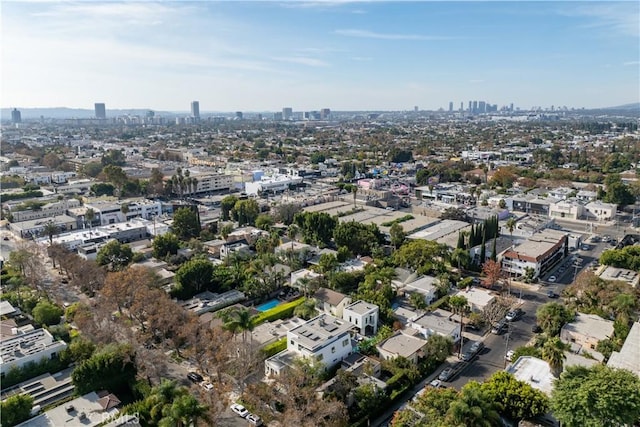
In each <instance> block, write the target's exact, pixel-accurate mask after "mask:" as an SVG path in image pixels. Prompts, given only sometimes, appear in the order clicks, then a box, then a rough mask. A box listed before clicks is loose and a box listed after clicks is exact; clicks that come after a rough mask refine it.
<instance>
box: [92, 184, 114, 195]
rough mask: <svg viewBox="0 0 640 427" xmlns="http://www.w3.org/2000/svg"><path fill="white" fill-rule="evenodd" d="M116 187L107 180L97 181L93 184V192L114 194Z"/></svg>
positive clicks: (96, 193) (95, 193)
mask: <svg viewBox="0 0 640 427" xmlns="http://www.w3.org/2000/svg"><path fill="white" fill-rule="evenodd" d="M115 191H116V187H114V186H113V185H112V184H109V183H106V182H97V183H95V184H93V185H92V186H91V192H92V193H93V194H94V195H95V196H96V197H100V196H113V193H114V192H115Z"/></svg>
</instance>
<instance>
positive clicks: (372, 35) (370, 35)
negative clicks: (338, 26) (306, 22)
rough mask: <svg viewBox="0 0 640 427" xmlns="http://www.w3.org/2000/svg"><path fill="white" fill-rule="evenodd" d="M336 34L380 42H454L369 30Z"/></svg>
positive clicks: (447, 38) (340, 31)
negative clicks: (378, 40)
mask: <svg viewBox="0 0 640 427" xmlns="http://www.w3.org/2000/svg"><path fill="white" fill-rule="evenodd" d="M334 33H335V34H338V35H341V36H346V37H359V38H367V39H380V40H433V41H435V40H452V39H453V38H452V37H446V36H425V35H420V34H393V33H378V32H375V31H368V30H357V29H346V30H335V31H334Z"/></svg>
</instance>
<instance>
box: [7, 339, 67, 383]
mask: <svg viewBox="0 0 640 427" xmlns="http://www.w3.org/2000/svg"><path fill="white" fill-rule="evenodd" d="M65 348H67V344H66V343H65V342H64V341H54V339H53V336H52V335H51V333H49V331H47V330H46V329H36V330H34V331H31V332H27V333H25V334H19V335H16V336H15V337H13V338H10V339H8V340H4V341H2V342H0V374H2V375H6V373H7V372H9V370H11V368H13V367H18V368H19V367H22V366H24V365H25V364H27V363H29V362H38V361H40V359H43V358H47V359H51V358H53V357H57V356H58V355H59V354H60V352H61V351H62V350H64V349H65Z"/></svg>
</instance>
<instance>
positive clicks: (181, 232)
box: [171, 207, 200, 240]
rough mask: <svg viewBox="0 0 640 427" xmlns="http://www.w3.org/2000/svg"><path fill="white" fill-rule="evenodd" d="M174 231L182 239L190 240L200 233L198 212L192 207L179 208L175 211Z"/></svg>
mask: <svg viewBox="0 0 640 427" xmlns="http://www.w3.org/2000/svg"><path fill="white" fill-rule="evenodd" d="M171 229H172V230H173V233H174V234H175V235H176V236H177V237H178V238H179V239H180V240H189V239H191V238H192V237H198V236H199V235H200V218H199V217H198V213H197V212H195V211H193V210H192V209H190V208H187V207H184V208H179V209H178V210H176V211H175V212H174V213H173V224H172V225H171Z"/></svg>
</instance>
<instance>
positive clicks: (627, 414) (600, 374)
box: [551, 365, 640, 427]
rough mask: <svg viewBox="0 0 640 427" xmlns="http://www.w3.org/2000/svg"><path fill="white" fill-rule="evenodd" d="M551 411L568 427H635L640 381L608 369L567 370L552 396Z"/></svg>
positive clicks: (638, 416)
mask: <svg viewBox="0 0 640 427" xmlns="http://www.w3.org/2000/svg"><path fill="white" fill-rule="evenodd" d="M551 409H552V411H553V415H554V416H555V417H556V418H557V419H558V420H559V421H560V422H561V423H562V425H563V426H567V427H601V426H606V427H614V426H624V425H634V423H637V422H638V420H639V419H640V379H639V378H638V377H637V376H636V375H634V374H633V373H631V372H629V371H627V370H624V369H614V368H611V367H608V366H606V365H594V366H592V367H590V368H585V367H582V366H570V367H567V370H566V371H565V372H564V373H563V374H562V375H561V376H560V379H559V380H558V381H556V383H555V387H554V389H553V392H552V393H551Z"/></svg>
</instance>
